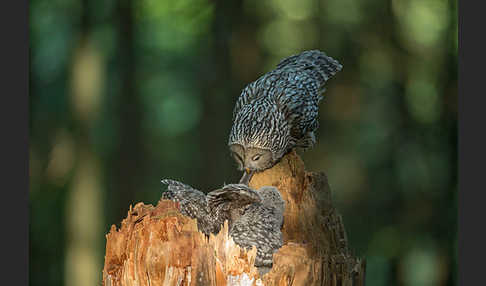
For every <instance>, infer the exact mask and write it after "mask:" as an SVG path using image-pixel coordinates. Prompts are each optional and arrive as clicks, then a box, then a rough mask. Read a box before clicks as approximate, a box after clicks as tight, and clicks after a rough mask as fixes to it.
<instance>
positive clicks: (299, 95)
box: [228, 50, 342, 163]
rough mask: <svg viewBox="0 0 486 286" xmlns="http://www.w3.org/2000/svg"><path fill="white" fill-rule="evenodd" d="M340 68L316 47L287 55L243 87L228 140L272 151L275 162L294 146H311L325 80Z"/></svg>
mask: <svg viewBox="0 0 486 286" xmlns="http://www.w3.org/2000/svg"><path fill="white" fill-rule="evenodd" d="M341 69H342V65H341V64H339V63H338V62H337V61H336V60H334V59H333V58H331V57H329V56H327V55H326V54H324V53H323V52H320V51H317V50H312V51H305V52H302V53H300V54H298V55H294V56H291V57H288V58H286V59H284V60H282V61H281V62H280V63H279V64H278V65H277V67H276V69H274V70H272V71H270V72H268V73H266V74H264V75H263V76H261V77H260V78H258V79H257V80H256V81H254V82H252V83H250V84H248V85H247V86H246V87H245V88H244V89H243V91H242V92H241V94H240V96H239V98H238V99H237V101H236V104H235V107H234V110H233V126H232V128H231V132H230V136H229V140H228V145H231V144H240V145H242V146H243V147H244V148H247V147H257V148H262V149H267V150H271V152H272V154H273V159H274V160H275V161H276V160H278V159H280V158H281V157H282V156H283V155H285V153H287V151H289V150H290V149H292V148H294V147H302V148H308V147H312V146H313V145H314V144H315V135H314V132H315V131H316V130H317V128H318V127H319V122H318V105H319V102H320V101H321V100H322V98H323V96H322V95H321V94H322V93H323V92H324V91H325V88H324V85H325V83H326V82H327V81H328V80H329V79H330V78H331V77H332V76H333V75H334V74H336V73H337V72H338V71H340V70H341ZM275 163H276V162H275Z"/></svg>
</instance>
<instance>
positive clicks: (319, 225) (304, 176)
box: [103, 152, 365, 286]
mask: <svg viewBox="0 0 486 286" xmlns="http://www.w3.org/2000/svg"><path fill="white" fill-rule="evenodd" d="M264 185H273V186H275V187H277V188H278V189H279V191H280V192H281V194H282V196H283V198H284V199H285V201H286V208H285V214H284V226H283V236H284V246H283V247H282V248H280V249H279V250H278V251H277V252H276V253H275V254H274V257H273V261H274V264H273V267H272V269H271V270H270V272H268V273H267V274H265V275H263V276H262V277H261V276H260V274H259V272H258V270H257V269H256V268H255V267H254V266H253V263H254V260H255V255H256V249H255V248H253V249H251V250H249V251H245V250H241V249H240V248H239V247H238V246H237V245H236V244H234V242H233V240H232V239H231V238H230V237H229V236H228V226H227V224H226V223H225V225H224V227H223V228H222V230H221V231H220V233H219V234H218V235H216V236H214V235H211V236H210V237H209V239H207V238H206V237H205V236H204V235H203V234H202V233H201V232H199V231H198V230H197V224H196V221H195V220H192V219H190V218H188V217H186V216H183V215H181V214H180V212H179V211H178V205H177V203H173V202H171V201H165V200H161V201H159V203H158V204H157V206H156V207H153V206H152V205H144V204H143V203H139V204H137V205H136V206H135V207H134V208H133V209H132V208H130V210H129V212H128V216H127V218H126V219H124V220H123V222H122V223H121V228H120V229H119V230H117V229H116V227H115V226H114V225H113V226H112V227H111V230H110V233H109V234H108V235H107V236H106V239H107V242H106V255H105V266H104V269H103V285H107V286H108V285H109V286H112V285H113V286H114V285H125V286H132V285H152V286H154V285H364V281H365V262H364V260H362V259H360V258H356V257H353V256H352V255H351V254H350V253H349V250H348V242H347V238H346V232H345V229H344V225H343V222H342V219H341V216H340V215H339V214H338V213H337V211H336V210H335V209H334V207H333V206H332V203H331V200H330V198H331V196H330V189H329V185H328V183H327V179H326V176H325V175H324V173H312V172H306V171H305V169H304V164H303V162H302V160H301V159H300V157H299V156H297V154H296V153H294V152H293V153H290V154H288V155H287V156H285V157H284V158H283V160H282V161H281V162H280V163H279V164H277V165H276V166H274V167H273V168H271V169H269V170H266V171H264V172H262V173H259V174H256V175H255V176H254V177H253V178H252V180H251V182H250V186H251V187H254V188H259V187H261V186H264Z"/></svg>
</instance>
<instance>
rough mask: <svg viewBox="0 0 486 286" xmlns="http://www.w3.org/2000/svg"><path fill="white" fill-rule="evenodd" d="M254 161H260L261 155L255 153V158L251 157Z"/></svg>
mask: <svg viewBox="0 0 486 286" xmlns="http://www.w3.org/2000/svg"><path fill="white" fill-rule="evenodd" d="M251 159H252V160H253V161H258V159H260V155H255V156H253V158H251Z"/></svg>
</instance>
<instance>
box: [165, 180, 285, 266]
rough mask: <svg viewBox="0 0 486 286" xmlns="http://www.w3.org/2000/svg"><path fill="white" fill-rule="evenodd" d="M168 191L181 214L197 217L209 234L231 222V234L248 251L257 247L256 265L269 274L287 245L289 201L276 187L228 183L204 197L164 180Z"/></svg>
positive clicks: (167, 197)
mask: <svg viewBox="0 0 486 286" xmlns="http://www.w3.org/2000/svg"><path fill="white" fill-rule="evenodd" d="M162 183H164V184H167V185H168V186H169V187H168V190H167V191H166V192H164V193H163V195H162V197H163V198H164V199H170V200H173V201H178V202H180V208H181V213H183V214H184V215H187V216H189V217H191V218H196V219H197V222H198V228H199V229H200V230H201V231H202V232H204V233H205V234H206V235H209V234H210V233H213V234H217V233H218V232H219V230H220V229H221V225H222V224H223V222H224V221H225V220H228V226H229V235H230V236H231V237H232V238H233V240H234V242H235V243H236V244H237V245H239V246H240V247H243V248H245V249H249V248H251V247H252V246H255V247H256V248H257V256H256V259H255V266H256V267H258V268H259V270H260V272H261V273H262V274H263V273H266V272H267V271H268V270H269V269H270V268H271V267H272V264H273V261H272V259H273V253H274V252H276V251H277V250H278V249H279V248H280V247H281V246H282V244H283V238H282V232H281V228H282V225H283V213H284V210H285V202H284V200H283V199H282V197H281V195H280V192H279V191H278V189H277V188H275V187H262V188H260V189H258V190H256V191H255V190H253V189H251V188H250V187H248V186H247V185H243V184H228V185H225V186H223V187H222V188H221V189H217V190H214V191H212V192H210V193H208V194H207V196H204V194H203V193H202V192H200V191H198V190H196V189H194V188H192V187H191V186H188V185H186V184H183V183H180V182H177V181H173V180H162Z"/></svg>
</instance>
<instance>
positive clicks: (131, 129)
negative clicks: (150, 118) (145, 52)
mask: <svg viewBox="0 0 486 286" xmlns="http://www.w3.org/2000/svg"><path fill="white" fill-rule="evenodd" d="M114 12H115V16H114V17H116V19H117V20H118V25H117V35H116V36H117V40H118V44H117V48H118V51H117V53H118V56H117V60H118V64H119V68H118V69H119V70H120V74H119V75H118V81H117V82H118V83H119V86H118V88H119V89H118V90H117V94H116V96H115V101H114V104H115V105H116V111H115V117H116V119H117V120H118V128H117V129H118V138H117V142H118V143H119V145H118V147H117V148H116V150H115V152H114V154H116V157H115V162H113V166H115V167H114V170H113V172H114V174H112V178H113V181H112V182H111V186H112V187H111V188H110V189H111V192H112V196H111V197H112V198H113V199H115V200H117V202H115V203H114V205H115V206H117V209H116V210H115V213H116V216H115V217H116V218H120V217H122V215H123V209H124V206H126V204H128V202H131V201H133V199H134V192H135V190H136V189H137V188H138V187H139V186H140V176H141V174H143V173H144V163H143V162H145V160H144V159H143V158H144V145H143V143H142V138H143V137H142V127H141V124H142V123H141V120H142V111H141V110H142V107H141V102H140V96H139V95H138V93H137V89H136V76H137V65H136V53H135V42H136V41H135V37H134V32H135V29H134V7H133V1H132V0H117V1H116V9H114Z"/></svg>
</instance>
